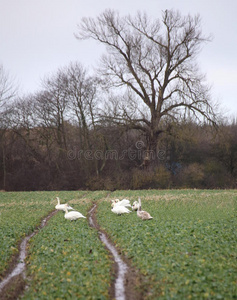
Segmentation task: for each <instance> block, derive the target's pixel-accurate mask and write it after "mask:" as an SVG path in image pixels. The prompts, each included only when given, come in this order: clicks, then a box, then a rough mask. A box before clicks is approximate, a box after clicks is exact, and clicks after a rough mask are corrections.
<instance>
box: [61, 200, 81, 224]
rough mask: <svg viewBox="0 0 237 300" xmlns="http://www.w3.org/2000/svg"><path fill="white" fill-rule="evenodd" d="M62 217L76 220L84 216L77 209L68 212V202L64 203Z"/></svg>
mask: <svg viewBox="0 0 237 300" xmlns="http://www.w3.org/2000/svg"><path fill="white" fill-rule="evenodd" d="M64 218H65V219H67V220H71V221H73V220H77V219H79V218H85V219H86V217H84V216H83V214H81V213H80V212H79V211H75V210H74V211H70V212H68V204H65V215H64Z"/></svg>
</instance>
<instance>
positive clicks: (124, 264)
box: [89, 203, 142, 300]
mask: <svg viewBox="0 0 237 300" xmlns="http://www.w3.org/2000/svg"><path fill="white" fill-rule="evenodd" d="M96 209H97V204H95V203H94V205H93V206H92V208H91V209H90V211H89V224H90V226H91V227H93V228H95V229H97V231H98V234H99V238H100V240H101V241H102V243H103V244H104V245H105V247H106V248H107V249H108V251H109V252H110V253H111V254H112V256H111V258H112V260H113V262H114V273H115V280H114V283H113V286H112V288H111V293H110V294H111V297H112V298H113V299H114V298H115V299H116V300H126V299H129V300H133V299H136V300H139V299H142V295H141V294H139V291H138V290H135V283H137V282H138V281H139V277H140V276H138V274H137V272H136V271H135V270H134V269H133V268H131V267H130V266H129V262H128V261H127V260H126V259H125V258H123V257H122V256H121V255H120V254H119V252H120V251H119V249H117V248H116V247H115V246H114V244H113V242H112V241H110V239H109V237H108V235H107V233H106V232H104V231H102V230H101V228H100V227H99V225H98V223H97V221H96Z"/></svg>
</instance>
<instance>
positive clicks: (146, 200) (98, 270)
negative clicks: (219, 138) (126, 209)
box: [0, 190, 237, 299]
mask: <svg viewBox="0 0 237 300" xmlns="http://www.w3.org/2000/svg"><path fill="white" fill-rule="evenodd" d="M107 195H108V193H107V192H103V191H101V192H83V191H81V192H78V191H77V192H30V193H0V213H1V214H0V237H1V243H0V274H3V272H4V270H6V269H7V266H8V264H9V261H10V259H11V257H12V255H13V254H15V253H17V245H18V243H19V241H20V240H21V239H22V238H23V237H24V236H25V235H27V234H29V233H30V232H32V231H33V230H34V229H35V228H36V226H37V225H39V224H40V221H41V220H42V218H43V217H45V216H46V215H48V214H49V212H50V211H52V210H54V206H55V205H56V201H55V200H54V199H55V197H56V196H59V197H60V199H61V200H62V202H68V201H69V204H70V205H72V206H73V207H74V208H75V209H77V210H78V211H80V212H81V213H82V214H83V215H85V216H86V215H87V212H88V210H89V208H90V207H91V206H92V203H93V202H97V203H98V213H97V220H98V222H99V224H100V226H101V227H102V228H103V229H104V230H106V232H108V234H109V235H110V237H111V239H112V240H113V241H114V243H115V244H116V245H117V246H118V247H119V248H120V249H121V251H122V253H123V254H124V255H126V256H127V257H128V258H129V259H130V260H131V263H132V264H133V265H134V266H135V267H136V268H137V269H139V270H140V273H141V274H142V275H143V282H142V286H140V287H139V288H142V289H144V291H145V295H146V296H145V299H157V297H159V298H161V299H233V298H236V297H237V292H236V283H237V281H236V273H237V272H236V271H237V270H236V257H237V254H236V240H237V236H236V216H237V209H236V205H237V191H236V190H231V191H221V190H220V191H203V190H162V191H155V190H147V191H116V192H113V193H111V194H110V196H109V197H107ZM138 196H141V199H142V207H143V209H144V210H147V211H148V212H149V213H150V214H151V215H152V216H153V218H154V219H153V220H150V221H142V220H140V219H139V218H138V217H137V215H136V213H134V212H133V213H130V214H129V215H122V216H117V215H115V214H113V213H112V212H111V206H110V202H109V200H111V199H114V198H120V199H122V198H124V197H126V198H128V199H130V200H131V202H133V201H134V200H137V197H138ZM110 272H111V261H110V258H109V256H108V253H107V251H106V250H105V248H104V246H103V245H102V244H101V242H100V240H99V238H98V234H97V232H96V230H95V229H93V228H91V227H90V226H89V224H88V220H86V219H79V220H77V221H76V222H70V221H68V220H65V218H64V214H63V212H58V213H57V214H56V215H55V216H54V217H53V218H51V219H50V220H49V222H48V225H47V226H46V227H44V228H43V229H41V230H40V231H39V232H38V234H37V235H35V236H34V237H33V238H32V239H31V240H30V243H29V251H28V257H27V278H28V286H29V288H28V289H27V291H26V292H25V294H24V296H23V299H109V294H108V293H109V287H110V282H111V278H110V277H111V276H110V275H111V273H110ZM36 296H37V297H36Z"/></svg>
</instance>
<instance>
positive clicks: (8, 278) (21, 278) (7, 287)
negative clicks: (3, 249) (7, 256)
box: [0, 210, 57, 300]
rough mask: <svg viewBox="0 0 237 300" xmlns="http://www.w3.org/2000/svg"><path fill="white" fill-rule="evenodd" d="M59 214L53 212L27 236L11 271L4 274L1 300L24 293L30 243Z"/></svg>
mask: <svg viewBox="0 0 237 300" xmlns="http://www.w3.org/2000/svg"><path fill="white" fill-rule="evenodd" d="M56 213H57V211H56V210H54V211H53V212H51V213H50V214H49V215H48V216H47V217H45V218H44V219H43V220H42V221H41V224H40V225H39V226H38V227H37V228H36V229H35V231H34V232H32V233H31V234H29V235H28V236H26V237H25V238H24V239H23V240H22V242H21V243H20V245H19V247H18V250H19V254H18V256H15V257H14V258H13V259H12V262H11V263H10V265H9V269H8V271H7V272H5V274H4V278H3V280H2V281H1V282H0V299H1V300H10V299H12V300H13V299H17V298H18V297H19V295H20V294H22V293H23V291H24V289H25V269H26V264H25V258H26V255H27V246H28V241H29V240H30V238H32V237H33V236H34V235H35V234H37V233H38V231H39V230H40V229H41V228H43V227H44V226H46V225H47V222H48V220H49V219H50V218H51V217H52V216H54V215H55V214H56Z"/></svg>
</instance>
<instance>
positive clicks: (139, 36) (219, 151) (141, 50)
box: [0, 10, 237, 190]
mask: <svg viewBox="0 0 237 300" xmlns="http://www.w3.org/2000/svg"><path fill="white" fill-rule="evenodd" d="M200 25H201V24H200V18H199V17H198V16H195V17H192V16H184V17H183V16H181V14H180V13H179V12H176V11H173V10H171V11H165V12H163V15H162V18H161V20H159V19H155V20H151V19H150V18H148V17H147V16H146V14H141V13H137V15H136V16H135V17H131V16H125V17H121V16H120V15H119V14H118V13H116V12H114V11H110V10H108V11H105V12H104V13H102V14H101V15H100V16H98V17H97V18H94V19H91V18H85V19H83V20H82V21H81V23H80V25H79V26H78V34H77V38H78V39H79V40H82V39H87V38H92V39H94V40H96V41H97V42H100V43H102V44H104V45H106V49H107V50H106V51H107V52H106V54H105V55H104V56H103V57H102V60H101V64H100V65H99V67H98V68H97V71H96V72H95V73H92V72H90V71H89V70H87V69H86V68H84V66H83V65H82V64H80V63H79V62H75V63H71V64H69V65H68V66H66V67H64V68H61V69H58V70H57V71H56V72H55V73H54V74H53V75H51V76H49V77H48V78H45V79H44V80H43V82H42V85H41V88H40V90H39V91H38V92H37V93H34V94H31V95H26V96H23V97H19V96H18V95H17V92H16V91H15V90H14V88H13V86H12V83H11V81H10V80H9V77H8V76H7V75H6V73H5V72H4V69H3V67H1V68H0V103H1V107H0V108H1V111H0V121H1V135H0V145H1V154H0V165H1V172H0V188H1V189H4V190H55V189H64V190H74V189H92V190H94V189H109V190H114V189H140V188H146V189H147V188H180V187H182V188H189V187H190V188H233V187H236V179H237V177H236V176H237V169H236V167H237V166H236V161H237V160H236V153H237V138H236V137H237V136H236V135H237V125H236V122H232V123H231V122H228V123H227V122H225V121H224V120H222V119H221V118H220V116H219V115H218V110H217V108H216V107H215V105H214V103H213V101H212V100H211V97H210V89H209V87H208V85H207V83H206V82H205V77H204V76H203V75H202V74H201V73H200V71H199V69H198V67H197V63H196V56H197V54H198V52H199V49H200V45H201V44H202V43H204V42H207V41H209V40H210V38H208V37H204V36H203V35H202V32H201V28H200ZM81 42H82V41H81Z"/></svg>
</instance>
